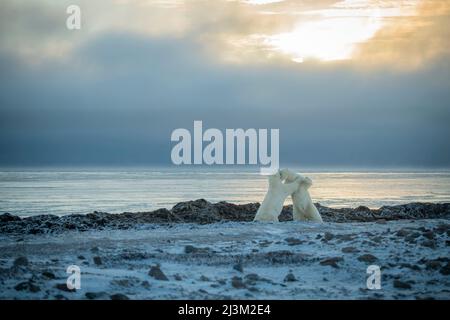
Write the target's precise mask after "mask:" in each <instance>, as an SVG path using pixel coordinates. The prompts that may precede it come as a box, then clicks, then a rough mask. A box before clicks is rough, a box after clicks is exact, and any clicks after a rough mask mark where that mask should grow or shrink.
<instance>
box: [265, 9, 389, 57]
mask: <svg viewBox="0 0 450 320" xmlns="http://www.w3.org/2000/svg"><path fill="white" fill-rule="evenodd" d="M381 25H382V23H381V20H380V19H378V18H376V17H370V18H368V17H345V18H325V19H321V20H319V21H312V22H306V23H302V24H299V25H297V27H296V28H295V29H294V30H293V31H292V32H288V33H281V34H277V35H273V36H268V37H266V38H265V39H264V41H263V44H264V45H266V46H268V47H269V48H272V49H273V50H276V51H279V52H282V53H284V54H287V55H289V56H291V57H292V60H293V61H295V62H303V61H305V60H307V59H314V60H320V61H333V60H346V59H350V58H351V57H352V54H353V53H354V51H355V48H356V46H357V45H358V44H359V43H363V42H365V41H367V40H369V39H370V38H372V37H373V36H374V35H375V33H376V32H377V31H378V30H379V29H380V28H381Z"/></svg>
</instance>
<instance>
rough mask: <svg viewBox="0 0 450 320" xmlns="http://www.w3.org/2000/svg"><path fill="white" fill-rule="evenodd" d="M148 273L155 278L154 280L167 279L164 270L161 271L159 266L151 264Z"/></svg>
mask: <svg viewBox="0 0 450 320" xmlns="http://www.w3.org/2000/svg"><path fill="white" fill-rule="evenodd" d="M148 275H149V276H151V277H153V278H155V279H156V280H161V281H168V280H169V278H167V277H166V275H165V274H164V272H162V270H161V268H160V267H159V266H152V267H151V268H150V271H149V272H148Z"/></svg>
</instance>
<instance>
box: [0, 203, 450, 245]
mask: <svg viewBox="0 0 450 320" xmlns="http://www.w3.org/2000/svg"><path fill="white" fill-rule="evenodd" d="M259 206H260V204H259V203H248V204H243V205H236V204H233V203H228V202H223V201H222V202H218V203H211V202H208V201H206V200H204V199H198V200H194V201H187V202H180V203H178V204H176V205H175V206H174V207H173V208H172V209H171V210H167V209H158V210H155V211H151V212H135V213H130V212H124V213H121V214H109V213H105V212H93V213H89V214H86V215H81V214H73V215H67V216H61V217H58V216H54V215H38V216H32V217H26V218H23V219H20V218H19V217H15V216H12V215H10V214H3V215H0V233H16V234H21V235H23V234H43V233H59V232H64V231H67V230H72V229H74V230H78V231H87V230H92V229H100V230H103V229H105V228H112V229H129V228H133V227H135V226H139V225H142V224H145V223H199V224H206V223H215V222H220V221H252V220H253V218H254V216H255V214H256V211H257V210H258V208H259ZM316 206H317V208H318V210H319V212H320V214H321V215H322V218H323V220H324V221H325V222H338V223H342V222H370V221H381V220H386V221H390V220H400V219H409V220H417V219H448V218H450V203H409V204H404V205H396V206H384V207H381V208H379V209H369V208H367V207H358V208H354V209H353V208H328V207H324V206H322V205H320V204H316ZM288 220H292V205H288V206H284V207H283V209H282V212H281V214H280V221H288ZM447 225H448V224H442V226H439V227H437V228H435V229H434V232H435V233H437V234H443V233H445V232H449V233H450V229H449V227H448V226H447ZM411 232H412V231H411V230H409V229H403V230H399V232H397V235H398V236H402V237H406V236H407V234H410V233H411ZM425 232H427V231H425ZM330 236H331V234H330V235H328V236H327V237H328V238H329V237H330ZM424 236H425V237H431V233H426V234H425V235H424ZM334 238H338V235H334ZM341 240H342V241H345V240H344V239H343V238H342V239H341ZM428 240H431V239H428ZM325 241H329V240H325ZM409 241H412V240H411V239H409ZM93 249H94V248H93ZM97 249H98V248H97ZM92 252H94V253H97V252H98V251H92Z"/></svg>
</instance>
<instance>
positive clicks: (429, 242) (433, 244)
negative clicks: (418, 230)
mask: <svg viewBox="0 0 450 320" xmlns="http://www.w3.org/2000/svg"><path fill="white" fill-rule="evenodd" d="M421 245H422V246H424V247H428V248H431V249H435V248H436V242H435V241H433V240H425V241H423V242H422V243H421Z"/></svg>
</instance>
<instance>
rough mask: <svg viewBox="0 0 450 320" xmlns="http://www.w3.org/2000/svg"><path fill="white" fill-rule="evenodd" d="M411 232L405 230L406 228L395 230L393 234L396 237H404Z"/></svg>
mask: <svg viewBox="0 0 450 320" xmlns="http://www.w3.org/2000/svg"><path fill="white" fill-rule="evenodd" d="M410 233H411V230H407V229H400V230H398V231H397V233H396V234H395V235H396V236H397V237H406V236H408V235H409V234H410Z"/></svg>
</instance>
